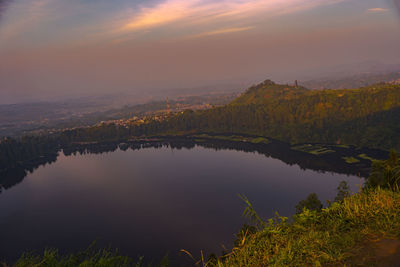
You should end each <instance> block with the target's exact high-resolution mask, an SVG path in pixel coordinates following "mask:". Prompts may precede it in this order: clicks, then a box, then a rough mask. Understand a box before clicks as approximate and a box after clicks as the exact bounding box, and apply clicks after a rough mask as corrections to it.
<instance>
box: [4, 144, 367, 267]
mask: <svg viewBox="0 0 400 267" xmlns="http://www.w3.org/2000/svg"><path fill="white" fill-rule="evenodd" d="M349 151H350V152H351V149H350V150H349ZM349 151H344V150H343V152H340V151H338V153H337V154H338V155H337V156H335V157H336V158H340V157H341V156H340V155H342V154H344V153H347V154H349V153H350V152H349ZM110 152H112V153H110ZM248 152H252V153H248ZM359 152H360V151H359V150H356V149H355V148H354V151H353V152H352V153H359ZM335 154H336V153H335ZM266 156H267V157H266ZM335 157H333V156H332V155H331V156H326V157H316V156H313V155H307V154H305V153H300V152H297V151H293V150H291V149H290V147H289V146H288V145H286V144H283V143H279V142H271V143H270V144H268V145H253V144H245V143H233V142H228V141H211V140H209V141H207V142H203V141H201V142H196V141H195V140H190V139H174V140H168V141H166V140H157V141H154V140H153V141H149V140H147V141H141V142H127V143H121V144H116V143H108V144H81V145H74V146H70V147H68V148H64V149H63V151H62V153H58V155H57V154H54V155H52V156H50V157H48V158H41V159H40V160H37V161H31V162H30V164H27V165H23V164H21V165H20V168H16V169H14V170H15V172H13V171H10V172H6V173H5V174H6V175H5V176H4V177H5V178H4V177H3V178H2V184H3V186H4V185H6V186H4V188H8V190H6V191H4V192H3V193H2V194H1V195H0V210H1V211H2V212H1V213H0V229H6V231H2V237H1V239H0V261H1V260H2V259H8V260H13V259H16V258H17V257H19V256H20V254H21V253H22V252H24V251H27V250H28V251H32V250H33V251H35V250H36V251H41V250H42V249H43V248H44V247H49V246H50V247H56V248H59V249H60V251H61V252H73V251H77V250H82V249H84V248H86V247H87V246H88V245H89V244H90V243H91V242H92V241H93V240H98V241H99V244H100V245H101V246H105V247H107V246H109V245H111V246H112V247H117V248H119V249H120V251H121V252H122V253H123V254H126V255H130V256H132V257H136V256H138V255H145V256H146V257H147V258H155V259H159V258H161V257H162V256H163V255H164V254H165V252H167V251H170V252H171V257H172V258H173V259H175V260H177V261H180V259H181V257H179V255H178V253H177V251H179V250H180V249H181V248H184V249H187V250H189V251H191V252H192V253H193V254H195V255H196V256H198V254H199V253H200V250H202V249H203V250H205V251H206V252H215V253H219V252H220V251H221V250H222V247H221V244H224V245H225V246H226V247H227V248H228V249H229V247H230V246H231V244H232V241H233V239H234V237H233V235H234V233H235V232H236V231H237V230H238V229H239V228H240V227H241V225H242V224H243V223H244V222H245V221H244V219H243V218H242V217H241V214H242V211H243V203H242V202H241V200H240V199H239V198H238V197H237V194H239V193H242V194H245V195H246V196H247V197H248V198H249V199H250V200H251V201H252V202H253V204H254V206H255V208H256V210H258V211H259V213H260V215H261V216H262V217H264V218H269V217H272V216H274V214H275V212H276V211H279V213H280V214H282V215H285V216H289V215H291V214H293V212H294V207H295V205H296V203H297V202H298V201H299V200H301V199H303V198H304V197H305V196H307V195H308V194H309V193H311V192H316V193H317V194H318V195H319V197H320V199H321V200H322V201H325V200H327V199H333V197H334V196H335V188H336V187H337V185H338V183H339V182H340V181H341V180H347V181H348V182H349V185H350V186H351V188H352V190H353V191H355V190H357V187H358V185H359V184H360V183H362V181H360V179H359V178H357V177H355V176H348V174H356V173H357V172H361V171H363V169H364V168H368V166H367V163H366V162H365V163H364V162H360V163H359V164H358V165H355V166H354V168H358V169H357V170H356V171H354V170H352V168H350V167H346V166H345V165H343V164H342V165H343V166H335V162H336V161H335V160H337V159H336V158H335ZM54 161H55V163H54ZM47 163H52V164H50V165H46V166H45V165H43V164H47ZM297 165H298V166H297ZM299 166H300V167H299ZM350 166H352V165H350ZM306 169H307V170H306ZM310 169H311V170H316V171H318V172H316V171H311V170H310ZM32 171H33V172H32ZM332 171H336V172H337V173H339V172H340V173H343V174H334V173H331V172H332ZM322 172H327V173H322ZM15 174H17V175H16V176H13V175H15ZM25 175H27V177H26V179H25V180H24V182H23V183H19V182H21V180H22V179H23V177H25ZM13 177H17V179H15V180H12V178H13ZM7 181H12V182H7ZM5 182H6V183H5ZM17 183H19V184H18V186H14V187H12V185H15V184H17Z"/></svg>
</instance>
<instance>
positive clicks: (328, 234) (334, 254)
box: [204, 189, 400, 266]
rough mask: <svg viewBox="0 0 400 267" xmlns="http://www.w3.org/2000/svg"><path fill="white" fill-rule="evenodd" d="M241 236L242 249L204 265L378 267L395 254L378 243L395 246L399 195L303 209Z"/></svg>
mask: <svg viewBox="0 0 400 267" xmlns="http://www.w3.org/2000/svg"><path fill="white" fill-rule="evenodd" d="M242 237H243V238H242V242H239V243H240V244H242V245H239V246H238V247H235V248H234V249H233V250H232V252H231V253H230V254H228V255H227V256H226V257H224V258H221V259H219V260H218V261H215V260H214V261H213V262H211V261H210V262H208V263H207V264H204V265H207V266H374V265H375V264H377V263H378V262H380V263H381V264H382V263H385V262H386V261H387V260H388V259H389V258H390V256H393V251H392V248H387V247H385V246H383V247H382V246H379V244H380V242H381V243H384V241H386V240H389V241H393V242H395V243H396V244H397V245H398V244H399V241H398V239H399V237H400V193H398V192H393V191H389V190H383V189H376V190H373V191H369V192H362V193H359V194H355V195H353V196H351V197H348V198H345V199H344V201H343V202H340V203H334V204H333V205H332V206H330V207H329V208H326V209H323V210H322V211H321V212H316V211H309V210H304V211H303V212H302V213H300V214H299V215H295V216H294V218H293V221H292V222H289V220H288V218H285V217H277V218H276V219H274V220H269V221H268V223H267V226H266V227H265V228H264V229H262V230H260V231H258V232H257V233H255V234H253V235H248V236H246V235H242ZM385 253H386V254H385ZM391 253H392V254H391ZM394 253H398V251H397V252H394ZM399 262H400V260H399V261H397V263H399ZM381 266H385V265H381ZM396 266H397V265H396Z"/></svg>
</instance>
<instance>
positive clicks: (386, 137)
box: [131, 80, 400, 149]
mask: <svg viewBox="0 0 400 267" xmlns="http://www.w3.org/2000/svg"><path fill="white" fill-rule="evenodd" d="M131 130H132V133H133V134H137V135H151V134H157V133H178V132H187V131H190V132H193V131H203V132H204V131H206V132H229V133H247V134H256V135H262V136H267V137H271V138H276V139H279V140H282V141H288V142H291V143H301V142H328V143H339V144H344V143H345V144H354V145H360V146H371V147H378V148H386V149H389V148H392V147H395V148H400V86H399V85H392V84H378V85H374V86H370V87H365V88H359V89H341V90H322V91H316V90H307V89H305V88H303V87H294V86H287V85H276V84H275V83H273V82H271V81H269V80H267V81H265V82H264V83H262V84H259V85H256V86H253V87H251V88H250V89H248V90H247V91H246V92H245V93H244V94H243V95H242V96H240V97H239V98H237V99H236V100H234V101H233V102H232V103H231V104H229V105H226V106H224V107H219V108H214V109H209V110H204V111H197V112H193V111H186V112H184V113H182V114H179V115H177V116H174V117H172V118H170V119H169V120H166V121H163V122H153V123H148V124H146V125H142V126H140V127H137V128H136V129H131Z"/></svg>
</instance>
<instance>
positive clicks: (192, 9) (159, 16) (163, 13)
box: [120, 0, 345, 31]
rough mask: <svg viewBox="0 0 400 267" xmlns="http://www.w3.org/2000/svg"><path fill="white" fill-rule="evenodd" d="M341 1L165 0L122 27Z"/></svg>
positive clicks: (240, 16) (229, 18) (243, 15)
mask: <svg viewBox="0 0 400 267" xmlns="http://www.w3.org/2000/svg"><path fill="white" fill-rule="evenodd" d="M342 1H345V0H268V1H266V0H247V1H245V0H222V1H215V0H214V1H210V0H163V1H162V2H159V3H158V4H156V5H153V6H142V7H140V8H139V10H138V11H137V12H136V13H135V14H132V17H131V18H129V20H128V21H127V22H126V23H125V24H124V25H123V26H122V27H121V29H120V30H122V31H139V30H143V29H152V28H156V27H161V26H164V25H169V24H173V23H178V22H185V23H186V24H188V23H189V24H199V23H203V24H204V23H215V22H221V21H237V20H238V19H246V18H248V17H251V16H254V15H256V14H260V15H261V16H277V15H281V14H290V13H294V12H298V11H301V10H307V9H311V8H314V7H317V6H320V5H326V4H332V3H338V2H342Z"/></svg>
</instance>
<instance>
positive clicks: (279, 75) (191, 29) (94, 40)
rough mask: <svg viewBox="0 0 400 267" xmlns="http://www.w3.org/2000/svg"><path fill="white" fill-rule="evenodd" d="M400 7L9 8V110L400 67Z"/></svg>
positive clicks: (81, 3) (0, 68)
mask: <svg viewBox="0 0 400 267" xmlns="http://www.w3.org/2000/svg"><path fill="white" fill-rule="evenodd" d="M396 3H397V5H399V2H398V1H397V0H247V1H244V0H229V1H228V0H222V1H216V0H146V1H144V0H114V1H109V0H0V103H14V102H20V101H28V100H42V99H44V100H46V99H55V98H61V97H67V96H68V97H71V96H79V95H88V94H95V93H96V94H103V93H112V92H131V91H135V92H147V91H151V90H154V89H160V90H161V89H163V88H174V87H179V88H184V87H198V86H203V85H213V84H223V83H235V82H242V81H254V82H257V81H259V80H263V79H266V78H272V79H274V80H277V81H290V80H292V79H299V80H302V79H309V78H314V77H317V76H318V75H322V73H324V72H328V71H330V70H331V69H332V70H333V69H335V68H336V69H337V68H338V67H337V66H347V65H352V66H358V65H359V64H363V62H382V63H384V64H399V63H400V49H399V47H400V19H399V13H398V10H396ZM339 68H340V67H339ZM336 69H335V70H336Z"/></svg>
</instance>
